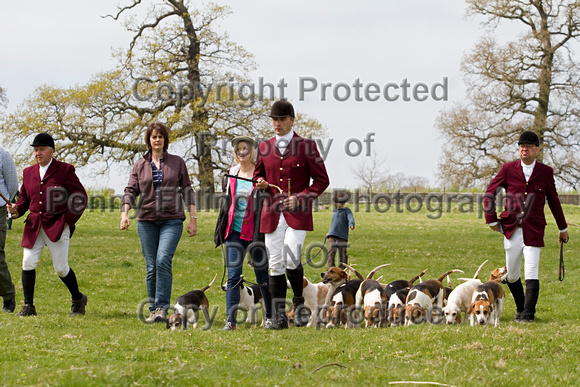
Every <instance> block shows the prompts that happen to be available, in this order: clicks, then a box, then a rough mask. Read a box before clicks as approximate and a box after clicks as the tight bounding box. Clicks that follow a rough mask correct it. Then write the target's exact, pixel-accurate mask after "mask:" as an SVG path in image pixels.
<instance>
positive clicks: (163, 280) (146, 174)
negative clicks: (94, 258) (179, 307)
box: [120, 123, 197, 323]
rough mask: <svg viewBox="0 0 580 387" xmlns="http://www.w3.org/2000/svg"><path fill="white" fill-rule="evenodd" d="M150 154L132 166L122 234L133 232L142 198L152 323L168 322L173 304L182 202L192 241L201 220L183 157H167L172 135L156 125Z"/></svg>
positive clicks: (140, 226)
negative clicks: (135, 208)
mask: <svg viewBox="0 0 580 387" xmlns="http://www.w3.org/2000/svg"><path fill="white" fill-rule="evenodd" d="M145 144H147V148H148V149H149V150H148V151H147V153H145V155H144V156H143V158H142V159H141V160H139V161H137V163H135V165H134V166H133V170H132V171H131V176H130V178H129V182H128V183H127V187H126V188H125V195H124V197H123V204H122V205H121V226H120V227H121V230H127V229H128V228H129V224H130V222H129V216H128V211H129V208H131V207H132V206H133V205H134V203H135V201H136V199H137V197H139V202H138V212H137V231H138V232H139V238H140V240H141V250H142V251H143V256H144V257H145V265H146V268H147V277H146V280H147V297H148V298H149V317H148V318H147V319H146V320H145V322H147V323H152V322H163V321H165V319H166V317H167V310H168V309H169V306H170V304H171V285H172V281H173V273H172V261H173V255H174V254H175V250H176V249H177V244H178V243H179V239H180V238H181V234H182V232H183V221H184V220H185V219H186V216H185V212H184V208H183V202H185V204H186V205H187V206H188V209H189V214H190V221H189V224H188V226H187V232H188V233H189V236H194V235H195V234H197V217H196V216H195V200H194V196H193V190H192V189H191V181H190V179H189V173H188V172H187V167H186V166H185V162H184V161H183V159H182V158H181V157H179V156H175V155H171V154H169V153H167V148H168V145H169V130H168V129H167V128H166V127H165V125H163V124H160V123H153V124H150V125H149V126H148V127H147V130H146V131H145Z"/></svg>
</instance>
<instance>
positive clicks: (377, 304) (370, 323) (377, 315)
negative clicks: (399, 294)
mask: <svg viewBox="0 0 580 387" xmlns="http://www.w3.org/2000/svg"><path fill="white" fill-rule="evenodd" d="M387 266H390V264H388V263H387V264H384V265H380V266H377V267H375V268H374V269H373V270H371V272H370V273H369V274H368V275H367V278H366V279H365V280H364V281H363V282H362V283H361V285H360V288H359V289H358V292H357V293H356V306H357V307H358V308H360V307H363V316H364V320H365V326H366V327H367V328H369V327H374V328H378V327H380V326H385V324H386V321H387V316H386V308H387V302H388V299H387V297H386V295H385V292H384V289H383V286H382V285H381V283H380V282H379V281H377V280H375V279H373V275H375V273H376V272H377V271H378V270H379V269H382V268H383V267H387ZM347 267H348V266H347Z"/></svg>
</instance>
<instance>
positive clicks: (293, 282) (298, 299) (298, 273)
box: [286, 265, 308, 327]
mask: <svg viewBox="0 0 580 387" xmlns="http://www.w3.org/2000/svg"><path fill="white" fill-rule="evenodd" d="M286 275H287V276H288V281H290V286H291V287H292V291H293V292H294V298H292V304H293V305H294V325H295V326H297V327H303V326H306V324H308V311H307V310H306V308H305V307H304V297H302V294H303V290H304V268H303V267H302V265H300V266H298V267H297V268H296V269H292V270H290V269H287V270H286Z"/></svg>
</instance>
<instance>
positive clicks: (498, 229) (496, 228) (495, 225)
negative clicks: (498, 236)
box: [489, 223, 501, 232]
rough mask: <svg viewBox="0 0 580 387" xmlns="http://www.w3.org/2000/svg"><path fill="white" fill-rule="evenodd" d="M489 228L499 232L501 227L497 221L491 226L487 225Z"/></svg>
mask: <svg viewBox="0 0 580 387" xmlns="http://www.w3.org/2000/svg"><path fill="white" fill-rule="evenodd" d="M489 228H491V229H492V230H493V231H496V232H501V227H500V226H499V223H496V224H494V225H493V226H489Z"/></svg>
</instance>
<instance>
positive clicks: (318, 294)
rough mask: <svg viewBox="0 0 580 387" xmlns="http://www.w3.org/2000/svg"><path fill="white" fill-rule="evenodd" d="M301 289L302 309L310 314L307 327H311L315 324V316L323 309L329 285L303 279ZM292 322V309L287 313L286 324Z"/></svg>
mask: <svg viewBox="0 0 580 387" xmlns="http://www.w3.org/2000/svg"><path fill="white" fill-rule="evenodd" d="M302 283H303V285H302V286H303V288H302V294H303V297H304V307H305V308H306V309H307V310H308V311H309V312H310V320H309V321H308V324H307V325H306V326H307V327H312V326H314V325H315V324H316V319H317V316H318V315H319V314H320V311H321V310H322V309H323V307H324V305H325V302H326V298H327V296H328V291H329V289H330V286H331V285H330V283H324V282H319V283H316V284H314V283H312V282H310V281H309V280H308V278H306V277H304V278H303V281H302ZM293 322H294V308H292V309H291V310H290V311H289V312H288V323H293Z"/></svg>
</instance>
